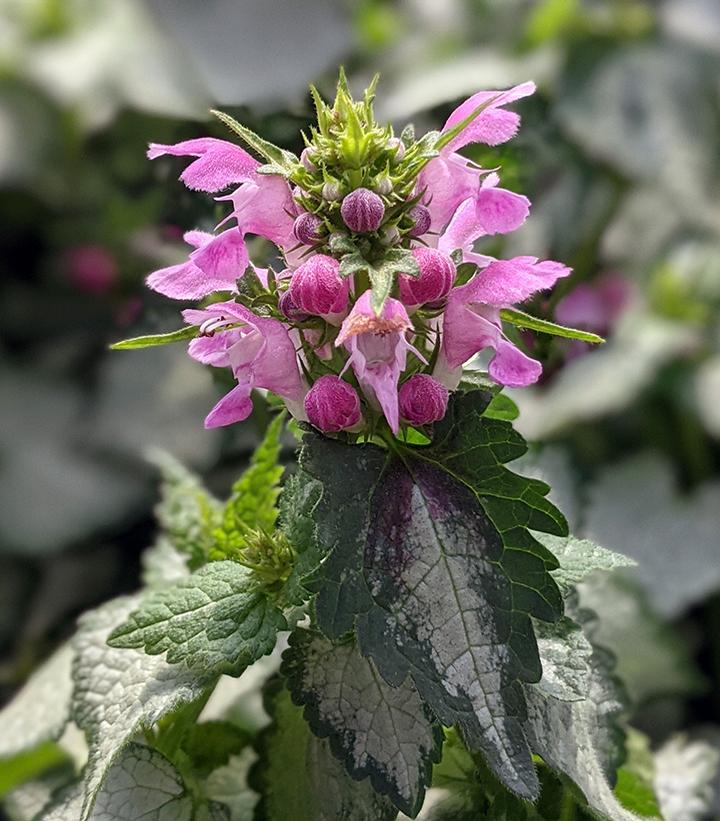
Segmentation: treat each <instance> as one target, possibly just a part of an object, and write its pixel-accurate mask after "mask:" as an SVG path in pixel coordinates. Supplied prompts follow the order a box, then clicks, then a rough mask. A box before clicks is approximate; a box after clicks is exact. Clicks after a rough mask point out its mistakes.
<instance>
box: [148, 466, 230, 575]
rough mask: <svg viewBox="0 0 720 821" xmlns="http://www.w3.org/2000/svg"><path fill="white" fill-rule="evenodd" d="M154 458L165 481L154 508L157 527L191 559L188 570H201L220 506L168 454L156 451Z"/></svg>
mask: <svg viewBox="0 0 720 821" xmlns="http://www.w3.org/2000/svg"><path fill="white" fill-rule="evenodd" d="M151 458H152V461H153V462H155V464H156V465H157V466H158V467H159V468H160V473H161V477H162V483H161V485H160V502H159V503H158V504H157V505H156V507H155V516H156V517H157V521H158V524H159V525H160V527H161V528H162V530H163V532H164V536H165V538H167V539H168V540H169V541H170V543H171V545H172V546H173V547H174V548H175V549H176V550H178V551H179V552H180V553H182V554H184V555H186V556H187V557H188V566H189V567H190V568H191V569H194V568H197V567H200V566H202V565H203V564H205V563H206V562H207V560H208V555H209V553H210V550H211V548H212V546H213V543H214V540H213V535H212V534H213V530H214V529H215V527H217V526H218V525H219V523H220V515H221V507H220V503H219V502H218V501H217V499H215V498H213V497H212V496H211V495H210V494H209V493H208V492H207V490H205V488H204V487H203V485H202V482H201V481H200V479H199V478H198V477H197V476H196V475H195V474H194V473H191V472H190V471H189V470H188V469H187V468H185V467H184V466H183V465H181V464H180V463H179V462H178V461H177V460H176V459H174V458H173V457H172V456H170V455H169V454H167V453H162V452H159V451H155V452H154V453H153V454H152V457H151Z"/></svg>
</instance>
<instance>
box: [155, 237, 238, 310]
mask: <svg viewBox="0 0 720 821" xmlns="http://www.w3.org/2000/svg"><path fill="white" fill-rule="evenodd" d="M184 239H185V242H187V243H188V245H192V246H193V247H194V248H195V250H194V251H193V252H192V253H191V254H190V258H189V259H188V260H187V262H182V263H180V264H179V265H171V266H170V267H168V268H161V269H160V270H159V271H154V272H153V273H152V274H150V276H148V278H147V280H146V282H147V285H148V287H149V288H152V289H153V290H154V291H158V293H161V294H164V295H165V296H169V297H172V298H173V299H200V298H201V297H204V296H207V295H208V294H212V293H214V292H215V291H235V290H236V283H237V280H238V279H239V278H240V277H241V276H242V275H243V274H244V273H245V271H246V270H247V267H248V265H249V262H250V258H249V256H248V251H247V247H246V245H245V239H244V237H243V235H242V233H241V232H240V231H239V230H238V229H237V228H230V229H228V230H227V231H223V232H222V233H221V234H217V235H213V234H206V233H205V232H204V231H188V232H187V233H186V234H185V236H184Z"/></svg>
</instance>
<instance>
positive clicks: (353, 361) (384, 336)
mask: <svg viewBox="0 0 720 821" xmlns="http://www.w3.org/2000/svg"><path fill="white" fill-rule="evenodd" d="M411 328H412V324H411V322H410V318H409V317H408V315H407V311H406V310H405V306H404V305H403V304H402V302H400V301H399V300H397V299H392V298H389V299H387V300H386V301H385V305H384V307H383V310H382V313H381V315H380V316H377V315H376V314H375V310H374V309H373V307H372V293H371V292H370V291H365V293H364V294H362V296H361V297H360V298H359V299H358V300H357V302H356V303H355V305H354V306H353V308H352V310H351V311H350V313H349V314H348V316H347V318H346V319H345V321H344V322H343V324H342V327H341V328H340V334H339V335H338V338H337V340H336V341H335V344H336V345H344V346H345V348H346V350H347V351H348V352H349V354H350V357H349V359H348V365H352V368H353V371H355V376H356V377H357V379H358V382H359V383H360V387H361V388H362V389H363V393H364V394H365V396H366V397H367V399H368V401H369V402H370V404H371V405H373V406H374V407H376V408H378V409H382V411H383V413H384V414H385V418H386V419H387V421H388V424H389V425H390V427H391V429H392V430H393V432H394V433H397V432H398V430H399V427H400V420H399V411H398V381H399V379H400V374H401V373H402V371H403V370H404V369H405V360H406V358H407V352H408V351H413V352H414V353H415V354H416V355H417V356H418V357H419V358H420V359H421V360H422V361H423V362H424V361H425V360H424V359H423V357H422V356H421V355H420V354H419V353H418V352H417V351H416V350H415V349H414V348H413V347H412V345H410V343H409V342H408V340H407V332H408V331H409V330H410V329H411Z"/></svg>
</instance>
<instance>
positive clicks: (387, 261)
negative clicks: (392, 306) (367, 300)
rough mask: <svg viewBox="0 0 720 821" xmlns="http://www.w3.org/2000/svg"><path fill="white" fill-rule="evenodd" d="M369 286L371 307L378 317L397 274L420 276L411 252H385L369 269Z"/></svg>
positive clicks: (398, 249)
mask: <svg viewBox="0 0 720 821" xmlns="http://www.w3.org/2000/svg"><path fill="white" fill-rule="evenodd" d="M369 274H370V284H371V286H372V307H373V310H374V311H375V313H376V314H377V315H378V316H380V314H381V313H382V310H383V308H384V306H385V301H386V300H387V298H388V297H389V296H390V294H391V293H392V289H393V285H394V284H395V276H396V275H397V274H407V275H408V276H420V266H419V265H418V263H417V260H416V259H415V257H414V256H413V254H412V251H409V250H406V249H404V248H391V249H390V250H388V251H386V252H385V255H384V256H383V258H382V260H381V261H380V262H378V263H375V264H374V265H372V266H371V267H370V269H369Z"/></svg>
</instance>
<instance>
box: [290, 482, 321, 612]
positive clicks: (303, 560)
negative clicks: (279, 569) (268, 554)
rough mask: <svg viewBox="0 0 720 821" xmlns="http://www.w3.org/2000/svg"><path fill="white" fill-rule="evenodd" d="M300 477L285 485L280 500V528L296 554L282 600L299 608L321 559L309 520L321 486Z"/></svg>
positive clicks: (310, 520)
mask: <svg viewBox="0 0 720 821" xmlns="http://www.w3.org/2000/svg"><path fill="white" fill-rule="evenodd" d="M301 474H302V471H300V472H299V473H296V474H294V475H293V476H291V477H290V478H289V479H288V480H287V482H285V486H284V487H283V490H282V494H281V496H280V528H281V529H282V532H283V533H284V534H285V536H286V537H287V539H288V541H289V543H290V545H291V547H292V550H293V553H294V554H295V562H294V564H293V568H292V571H291V572H290V576H289V577H288V579H287V580H286V582H285V584H284V586H283V589H282V593H281V596H282V600H283V601H285V602H287V603H288V604H295V605H300V604H302V603H303V602H304V601H305V600H306V599H307V598H308V597H309V590H308V589H307V587H306V582H307V577H308V576H309V575H310V574H311V573H312V571H314V570H316V569H317V566H318V564H319V563H320V559H321V556H322V554H321V553H320V551H319V549H318V544H317V539H316V537H315V522H314V521H313V518H312V514H313V511H314V509H315V507H316V506H317V503H318V501H319V499H320V495H321V493H322V485H321V484H320V482H315V481H313V480H312V479H311V478H310V477H309V476H307V475H301Z"/></svg>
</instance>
